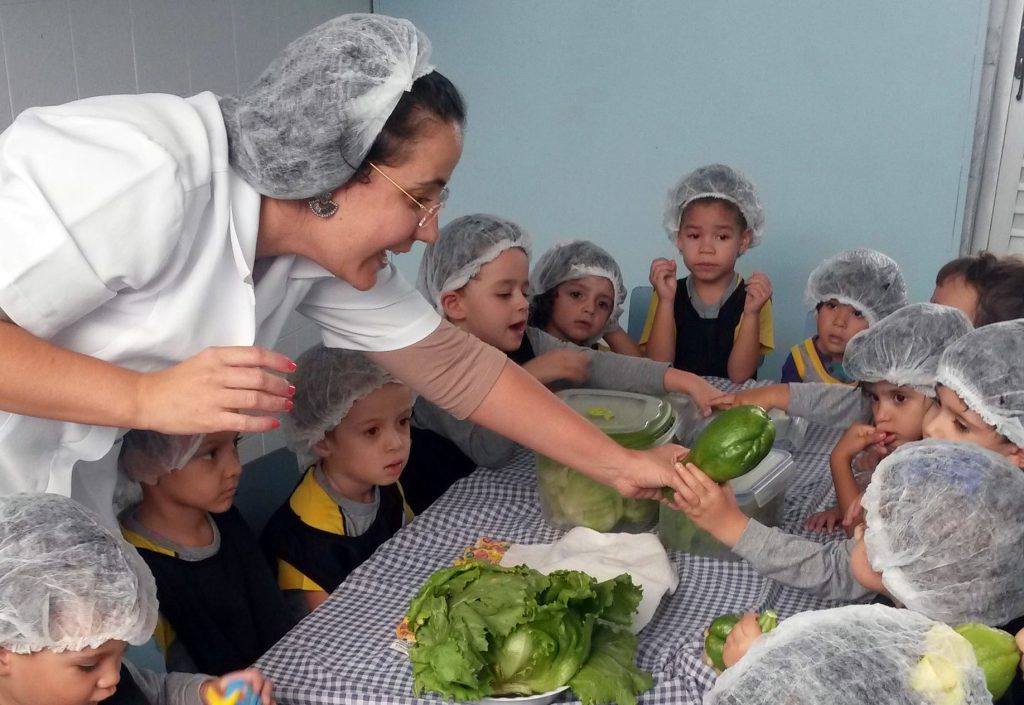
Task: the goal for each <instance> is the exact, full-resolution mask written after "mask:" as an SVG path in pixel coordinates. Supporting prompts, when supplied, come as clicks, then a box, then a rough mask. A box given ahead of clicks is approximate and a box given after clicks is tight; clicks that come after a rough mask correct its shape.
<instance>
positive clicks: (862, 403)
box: [780, 382, 871, 428]
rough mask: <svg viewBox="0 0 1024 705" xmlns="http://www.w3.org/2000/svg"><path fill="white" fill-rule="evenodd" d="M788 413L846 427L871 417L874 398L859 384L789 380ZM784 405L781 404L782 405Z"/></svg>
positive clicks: (820, 422) (819, 422)
mask: <svg viewBox="0 0 1024 705" xmlns="http://www.w3.org/2000/svg"><path fill="white" fill-rule="evenodd" d="M787 386H788V387H789V390H788V397H789V404H788V407H789V408H788V409H787V413H788V414H789V415H790V416H799V417H801V418H805V419H810V420H811V421H814V422H815V423H818V424H821V425H822V426H832V427H833V428H846V427H848V426H849V425H850V424H855V423H869V422H870V421H871V402H870V401H869V400H868V398H867V397H866V396H864V394H862V393H861V391H860V389H859V388H858V387H849V386H847V385H845V384H824V383H822V382H803V383H801V384H790V385H787ZM780 408H781V407H780Z"/></svg>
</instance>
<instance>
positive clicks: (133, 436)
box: [117, 429, 206, 485]
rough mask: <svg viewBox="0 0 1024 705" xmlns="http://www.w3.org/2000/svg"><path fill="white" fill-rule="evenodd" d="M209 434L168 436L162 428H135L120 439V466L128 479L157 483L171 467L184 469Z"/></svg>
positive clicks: (149, 483) (118, 459)
mask: <svg viewBox="0 0 1024 705" xmlns="http://www.w3.org/2000/svg"><path fill="white" fill-rule="evenodd" d="M205 437H206V436H204V435H203V434H196V435H191V436H169V435H167V434H166V433H160V432H159V431H141V430H139V429H134V430H132V431H129V432H128V433H126V434H124V438H122V439H121V452H120V453H119V454H118V456H117V468H118V470H120V471H121V472H123V473H124V474H125V475H126V476H127V477H128V478H129V479H131V480H134V481H135V482H143V483H146V484H147V485H152V484H155V483H156V481H157V479H158V478H159V477H160V476H161V475H164V474H166V473H169V472H170V471H171V470H178V469H180V468H183V467H184V466H185V465H186V464H187V463H188V461H190V460H192V456H193V455H195V454H196V451H197V450H199V446H200V445H202V443H203V439H204V438H205Z"/></svg>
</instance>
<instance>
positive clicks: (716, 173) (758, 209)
mask: <svg viewBox="0 0 1024 705" xmlns="http://www.w3.org/2000/svg"><path fill="white" fill-rule="evenodd" d="M699 198H720V199H722V200H723V201H729V202H730V203H734V204H735V205H736V207H737V208H739V209H740V212H741V213H742V214H743V218H744V219H745V220H746V221H747V227H748V228H750V231H751V233H752V235H751V238H750V246H751V247H756V246H757V245H758V244H760V242H761V233H762V232H763V231H764V208H763V207H762V206H761V199H760V198H759V197H758V195H757V187H756V186H754V182H753V181H751V180H750V179H748V178H747V177H746V176H744V175H743V173H742V172H740V171H739V170H738V169H733V168H732V167H731V166H727V165H725V164H708V165H707V166H702V167H700V168H699V169H695V170H694V171H691V172H690V173H689V174H686V175H684V176H683V178H681V179H680V180H679V182H678V183H677V184H676V185H675V186H673V187H672V188H671V190H669V192H668V197H667V198H666V199H665V219H664V226H665V232H667V233H668V239H669V242H672V243H675V241H676V236H677V235H678V234H679V226H680V225H681V223H682V217H683V211H684V210H685V209H686V206H688V205H690V203H692V202H693V201H696V200H697V199H699Z"/></svg>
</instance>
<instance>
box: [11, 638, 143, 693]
mask: <svg viewBox="0 0 1024 705" xmlns="http://www.w3.org/2000/svg"><path fill="white" fill-rule="evenodd" d="M124 647H125V643H124V642H123V641H116V640H113V639H111V640H110V641H107V642H105V643H103V644H102V645H100V646H98V647H97V648H95V649H84V650H82V651H61V652H56V651H49V650H46V649H44V650H42V651H36V652H34V653H31V654H15V653H12V652H10V651H7V650H6V649H4V648H2V647H0V702H3V703H5V705H91V704H92V703H98V702H100V701H101V700H105V699H106V698H109V697H110V696H111V695H113V694H114V691H115V690H117V684H118V682H119V681H120V679H121V655H122V654H123V653H124Z"/></svg>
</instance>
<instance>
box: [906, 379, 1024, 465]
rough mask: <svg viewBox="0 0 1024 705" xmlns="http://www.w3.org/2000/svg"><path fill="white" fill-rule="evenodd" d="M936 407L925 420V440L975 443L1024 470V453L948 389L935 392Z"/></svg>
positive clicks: (938, 389)
mask: <svg viewBox="0 0 1024 705" xmlns="http://www.w3.org/2000/svg"><path fill="white" fill-rule="evenodd" d="M935 396H936V399H935V404H933V405H932V408H931V409H929V410H928V414H927V415H926V416H925V420H924V437H925V438H942V439H944V440H947V441H963V442H965V443H974V444H975V445H979V446H981V447H982V448H986V449H988V450H991V451H995V452H996V453H999V454H1001V455H1005V456H1006V457H1007V458H1009V460H1010V461H1011V462H1013V463H1014V464H1016V465H1017V467H1024V453H1022V451H1021V449H1020V448H1019V447H1017V446H1016V445H1015V444H1013V443H1011V442H1010V441H1008V440H1007V439H1006V438H1005V437H1003V436H1002V435H1001V434H1000V433H999V432H998V431H997V430H996V429H995V428H994V427H993V426H990V425H989V424H987V423H985V420H984V419H983V418H981V416H980V415H979V414H978V413H977V412H976V411H972V410H971V409H970V408H969V407H968V406H967V404H965V403H964V402H963V400H962V399H961V398H960V397H959V396H957V394H956V392H954V391H953V390H952V389H950V388H949V387H944V386H942V385H941V384H940V385H939V386H938V387H937V388H936V395H935Z"/></svg>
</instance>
